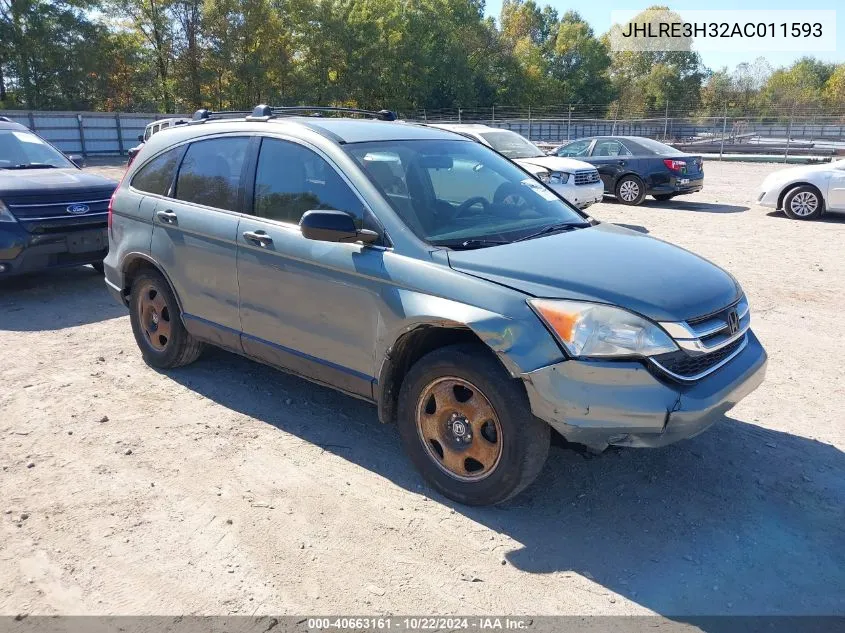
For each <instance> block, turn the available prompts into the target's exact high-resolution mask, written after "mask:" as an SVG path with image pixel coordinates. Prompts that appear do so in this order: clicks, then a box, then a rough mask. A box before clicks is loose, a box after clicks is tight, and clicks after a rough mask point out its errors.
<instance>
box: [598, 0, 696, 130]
mask: <svg viewBox="0 0 845 633" xmlns="http://www.w3.org/2000/svg"><path fill="white" fill-rule="evenodd" d="M680 21H682V20H681V17H680V16H679V15H678V14H677V13H675V12H673V11H670V10H669V9H668V8H667V7H663V6H653V7H649V8H648V9H646V10H645V11H642V12H640V13H639V14H638V15H636V16H635V17H634V18H633V20H631V22H633V23H639V24H642V23H644V22H645V23H652V24H659V23H661V22H667V23H671V22H680ZM629 24H630V23H629ZM627 28H628V25H621V26H620V25H614V26H613V27H612V28H611V31H610V32H609V33H608V34H607V35H606V37H605V43H606V44H608V45H609V46H612V43H613V42H614V40H615V39H616V38H618V37H619V36H618V34H619V32H620V30H621V31H625V30H626V29H627ZM654 28H655V30H656V29H657V27H654ZM664 44H665V43H664ZM672 46H673V48H674V49H675V50H657V49H658V48H659V47H660V44H659V43H658V42H652V43H651V45H650V48H649V49H647V50H643V51H631V50H617V51H615V52H611V54H610V55H611V68H610V74H611V80H612V81H613V84H614V87H615V88H616V91H617V94H618V96H619V100H618V112H620V113H623V114H628V115H648V114H656V113H658V112H661V111H663V109H664V108H665V107H667V106H668V107H669V108H674V109H678V108H684V109H688V110H691V109H693V108H695V107H696V106H697V105H698V101H699V91H700V89H701V84H702V81H703V80H704V76H705V69H704V66H703V64H702V63H701V57H700V56H699V54H698V53H696V52H694V51H692V50H691V41H690V40H689V39H684V38H679V39H678V41H675V42H674V43H673V44H672Z"/></svg>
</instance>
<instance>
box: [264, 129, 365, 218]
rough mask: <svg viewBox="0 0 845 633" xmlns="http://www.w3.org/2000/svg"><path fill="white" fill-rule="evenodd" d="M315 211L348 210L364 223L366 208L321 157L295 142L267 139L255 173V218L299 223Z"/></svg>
mask: <svg viewBox="0 0 845 633" xmlns="http://www.w3.org/2000/svg"><path fill="white" fill-rule="evenodd" d="M311 209H333V210H335V211H346V212H347V213H351V214H352V215H353V216H355V218H356V219H357V220H359V221H360V219H361V215H362V211H363V205H362V204H361V202H360V201H359V200H358V198H357V196H356V195H355V194H354V193H352V190H351V189H350V188H349V186H348V185H347V184H346V183H345V182H344V181H343V179H341V177H340V176H339V175H338V173H337V172H336V171H335V170H334V168H332V166H331V165H329V164H328V163H327V162H326V161H325V160H323V159H322V158H321V157H320V156H319V155H317V154H316V153H314V152H312V151H311V150H310V149H307V148H305V147H302V146H301V145H297V144H295V143H289V142H287V141H280V140H276V139H270V138H265V139H264V140H263V141H262V142H261V153H260V154H259V155H258V169H257V170H256V174H255V215H257V216H259V217H262V218H269V219H271V220H279V221H280V222H291V223H293V224H297V223H299V220H300V218H301V217H302V215H303V214H304V213H305V212H306V211H310V210H311Z"/></svg>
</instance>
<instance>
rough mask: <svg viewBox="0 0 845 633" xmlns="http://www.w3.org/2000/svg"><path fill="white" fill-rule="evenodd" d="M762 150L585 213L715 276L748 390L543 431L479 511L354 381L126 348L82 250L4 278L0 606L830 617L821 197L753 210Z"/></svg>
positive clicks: (833, 494) (843, 341)
mask: <svg viewBox="0 0 845 633" xmlns="http://www.w3.org/2000/svg"><path fill="white" fill-rule="evenodd" d="M777 168H778V166H776V165H759V164H737V163H725V164H721V165H720V164H708V165H707V168H706V170H707V180H706V189H705V190H704V191H703V192H701V193H699V194H696V195H692V196H688V197H686V198H682V199H679V200H675V201H672V202H668V203H657V202H654V201H651V202H648V203H647V204H645V205H644V206H642V207H638V208H629V207H624V206H622V205H618V204H615V203H613V202H605V203H602V204H600V205H596V206H595V207H593V208H592V209H591V213H592V214H593V215H594V216H595V217H597V218H599V219H601V220H605V221H609V222H615V223H619V224H623V225H626V226H629V227H630V228H633V229H635V230H638V231H642V232H647V233H649V234H651V235H653V236H655V237H659V238H662V239H665V240H668V241H670V242H674V243H676V244H679V245H681V246H684V247H687V248H689V249H691V250H694V251H696V252H698V253H701V254H703V255H704V256H706V257H709V258H710V259H711V260H713V261H714V262H716V263H718V264H720V265H721V266H724V267H725V268H727V269H728V270H730V271H731V272H732V273H733V274H734V275H736V277H737V278H738V279H739V280H740V282H741V283H742V285H743V287H744V288H745V290H746V292H747V294H748V296H749V299H750V302H751V306H752V314H753V326H754V329H755V331H756V332H757V334H758V336H759V337H760V339H761V340H762V341H763V344H764V345H765V346H766V348H767V350H768V352H769V355H770V363H769V372H768V377H767V380H766V382H765V383H764V384H763V386H762V387H761V388H760V389H758V390H757V391H756V392H755V393H753V394H752V395H751V396H749V397H748V398H747V399H746V400H744V401H743V402H742V403H740V405H739V406H737V407H736V408H735V409H734V410H732V411H731V412H730V413H729V415H728V416H727V417H726V418H724V419H723V420H722V421H720V422H719V423H717V424H716V425H715V426H714V427H713V428H712V429H710V430H709V431H708V432H706V433H704V434H703V435H701V436H699V437H697V438H695V439H693V440H689V441H686V442H682V443H679V444H676V445H674V446H671V447H667V448H664V449H657V450H618V451H610V452H607V453H605V454H603V455H601V456H598V457H590V458H588V457H587V456H584V455H582V454H579V453H576V452H573V451H570V450H565V449H562V448H555V449H553V450H552V454H551V457H550V459H549V462H548V464H547V466H546V468H545V470H544V472H543V473H542V475H541V477H540V479H539V480H538V482H537V483H536V484H535V485H533V486H532V487H531V488H530V489H529V490H528V491H527V492H526V493H524V494H523V495H521V496H520V497H518V498H517V499H516V500H514V501H513V502H512V503H510V504H509V505H505V506H503V507H497V508H484V509H469V508H465V507H461V506H458V505H455V504H452V503H450V502H448V501H447V500H444V499H442V498H440V497H438V496H436V495H435V494H434V493H433V492H432V491H430V490H429V489H428V488H427V487H426V486H425V485H423V484H422V482H421V480H420V478H419V477H418V476H417V474H416V473H415V472H414V471H413V470H412V469H411V467H410V465H409V463H408V461H407V459H406V458H405V456H404V455H403V453H402V451H401V450H400V446H399V441H398V437H397V433H396V430H395V428H394V427H391V426H381V425H380V424H379V423H378V422H377V420H376V414H375V409H374V408H373V407H371V406H369V405H367V404H365V403H363V402H360V401H357V400H354V399H351V398H347V397H345V396H342V395H339V394H337V393H334V392H332V391H330V390H328V389H324V388H321V387H317V386H314V385H312V384H310V383H307V382H305V381H302V380H300V379H297V378H294V377H291V376H288V375H286V374H283V373H280V372H276V371H274V370H272V369H269V368H267V367H264V366H262V365H259V364H256V363H252V362H249V361H247V360H244V359H241V358H239V357H236V356H233V355H230V354H228V353H225V352H219V351H217V352H215V351H212V352H211V353H208V354H206V355H205V356H203V358H202V359H201V360H200V361H199V362H197V363H196V364H195V365H193V366H191V367H188V368H184V369H181V370H178V371H173V372H165V373H160V372H157V371H154V370H153V369H151V368H149V367H147V366H146V365H145V364H144V363H143V362H142V361H141V358H140V355H139V352H138V350H137V348H136V346H135V343H134V340H133V338H132V334H131V331H130V327H129V318H128V316H127V315H126V312H125V310H124V309H123V308H121V307H120V306H118V305H116V304H114V303H113V302H112V301H111V299H110V298H109V296H108V295H107V293H106V290H105V288H104V287H103V283H102V280H101V279H100V278H99V277H98V276H97V275H96V274H95V273H94V271H93V270H91V269H89V268H79V269H73V270H66V271H61V272H55V273H49V274H42V275H36V276H31V277H27V278H23V279H17V280H10V281H7V282H3V284H2V285H0V348H2V349H3V350H4V359H5V362H3V363H2V366H0V380H2V383H0V384H2V387H0V467H2V476H0V613H2V614H10V615H12V614H17V613H30V614H56V613H60V614H148V613H168V614H175V613H191V614H194V613H196V614H235V613H238V614H255V613H258V614H265V613H276V614H301V613H335V614H349V613H359V614H360V613H397V614H408V613H412V614H433V613H437V614H455V613H463V614H473V613H475V614H481V613H512V614H632V613H654V612H656V613H661V614H665V615H683V614H762V613H765V614H782V613H790V614H810V613H815V614H819V613H826V614H845V597H844V596H845V593H843V587H845V553H843V552H845V547H843V546H845V531H844V530H845V522H843V519H845V455H843V452H842V451H843V449H845V425H843V420H845V414H843V410H845V369H843V367H844V366H843V363H842V360H841V359H842V358H844V357H845V337H843V336H842V335H841V323H840V321H839V319H840V318H841V316H842V313H843V311H845V258H843V257H842V244H843V243H845V216H841V217H827V218H826V219H825V220H824V221H820V222H812V223H800V222H792V221H789V220H787V219H785V218H784V217H783V216H782V215H781V214H776V213H770V212H769V210H766V209H763V208H760V207H755V206H753V205H752V204H751V202H750V201H751V199H752V197H753V195H754V189H755V186H756V185H757V183H759V182H760V181H761V180H762V178H763V177H764V176H765V175H766V174H767V173H769V172H771V171H773V170H775V169H777ZM102 171H105V172H109V173H112V174H116V175H119V172H120V170H119V169H115V168H111V169H109V168H103V169H102ZM690 283H695V281H694V280H690Z"/></svg>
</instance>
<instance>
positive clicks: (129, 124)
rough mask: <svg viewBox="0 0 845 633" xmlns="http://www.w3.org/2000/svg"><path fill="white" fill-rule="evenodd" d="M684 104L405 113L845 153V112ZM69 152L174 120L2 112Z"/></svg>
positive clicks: (700, 143)
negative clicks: (702, 109)
mask: <svg viewBox="0 0 845 633" xmlns="http://www.w3.org/2000/svg"><path fill="white" fill-rule="evenodd" d="M691 110H692V108H687V107H684V106H678V107H674V108H673V107H668V106H667V107H666V108H664V110H663V112H662V113H655V112H653V111H652V112H633V113H632V112H630V111H628V112H627V113H625V114H624V115H622V114H620V113H619V110H618V109H614V106H608V105H607V104H594V105H589V104H587V105H584V104H580V105H568V104H567V105H563V106H544V107H540V108H532V107H528V106H525V107H500V106H489V107H483V108H450V109H438V110H425V109H420V110H414V111H409V112H400V113H399V115H400V117H401V118H402V119H403V120H405V121H414V122H421V123H422V122H427V123H480V124H484V125H489V126H492V127H498V128H505V129H510V130H513V131H514V132H517V133H519V134H521V135H523V136H525V137H527V138H529V139H531V140H532V141H534V142H537V143H542V144H550V145H553V144H560V143H564V142H566V141H568V140H572V139H577V138H581V137H585V136H603V135H619V136H646V137H649V138H653V139H657V140H661V141H665V142H669V143H672V144H675V145H681V146H685V147H686V146H690V145H694V146H695V147H696V149H697V150H699V151H701V152H705V150H706V151H707V152H716V153H722V152H732V153H751V154H754V153H774V154H789V153H801V154H804V155H809V156H833V155H836V154H845V109H843V110H842V111H840V112H832V111H829V110H823V109H820V108H816V109H813V108H795V107H782V108H769V109H767V110H766V111H759V112H755V111H753V110H749V111H737V109H735V108H733V109H729V108H728V107H727V105H726V106H725V108H724V110H723V111H722V113H717V112H707V113H706V114H699V113H696V112H693V111H691ZM0 116H4V117H6V118H8V119H10V120H12V121H16V122H18V123H22V124H23V125H26V126H27V127H29V128H30V129H32V130H33V131H35V132H37V133H38V134H39V135H41V136H42V137H44V138H45V139H47V140H48V141H50V142H51V143H53V144H54V145H56V147H58V148H59V149H60V150H62V151H63V152H65V153H68V154H82V155H83V156H85V157H89V156H98V155H104V156H108V155H125V154H126V152H127V150H128V149H129V148H131V147H133V146H134V145H136V144H137V143H138V136H139V135H140V134H143V132H144V127H145V126H146V125H147V124H148V123H152V122H153V121H156V120H158V119H162V118H167V117H171V116H183V115H172V114H171V115H168V114H157V113H136V112H133V113H118V112H43V111H32V112H30V111H12V110H0Z"/></svg>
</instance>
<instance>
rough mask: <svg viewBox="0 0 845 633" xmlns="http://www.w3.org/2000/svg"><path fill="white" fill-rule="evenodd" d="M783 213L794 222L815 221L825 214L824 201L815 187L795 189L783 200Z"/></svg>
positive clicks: (804, 186) (805, 186) (806, 186)
mask: <svg viewBox="0 0 845 633" xmlns="http://www.w3.org/2000/svg"><path fill="white" fill-rule="evenodd" d="M783 212H784V213H786V215H787V217H789V218H792V219H793V220H815V219H816V218H818V217H819V216H820V215H821V214H822V213H823V212H824V200H823V199H822V197H821V195H820V194H819V191H818V189H816V188H815V187H810V186H808V185H803V186H801V187H795V188H794V189H792V190H790V191H789V192H788V193H787V194H786V197H785V198H784V199H783Z"/></svg>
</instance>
